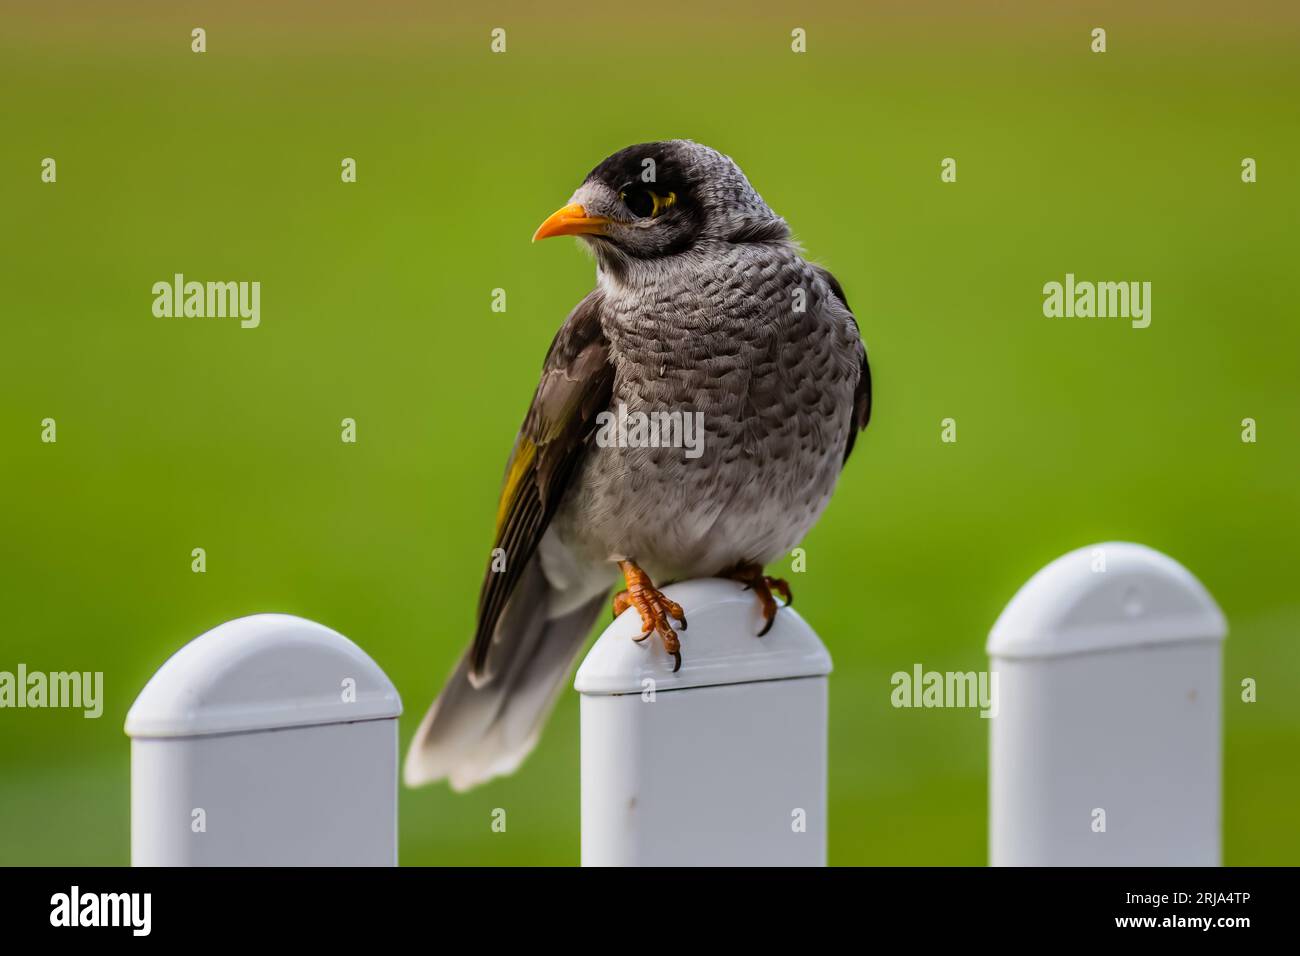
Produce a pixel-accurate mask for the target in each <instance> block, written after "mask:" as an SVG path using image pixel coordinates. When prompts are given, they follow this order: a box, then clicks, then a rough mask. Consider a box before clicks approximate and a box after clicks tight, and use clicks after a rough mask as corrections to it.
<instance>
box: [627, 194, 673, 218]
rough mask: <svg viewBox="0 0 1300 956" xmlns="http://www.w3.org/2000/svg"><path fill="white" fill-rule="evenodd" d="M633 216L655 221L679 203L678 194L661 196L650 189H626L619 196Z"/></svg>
mask: <svg viewBox="0 0 1300 956" xmlns="http://www.w3.org/2000/svg"><path fill="white" fill-rule="evenodd" d="M618 198H619V199H621V200H623V205H625V206H627V208H628V211H629V212H631V213H632V215H634V216H637V217H639V218H641V219H653V218H654V217H655V216H658V215H659V214H660V213H661V212H663V211H664V210H665V209H667V208H668V207H669V206H671V205H672V204H673V203H675V202H676V201H677V194H676V193H669V194H668V195H667V196H660V195H659V194H658V193H655V192H652V191H651V190H649V189H641V188H636V189H625V190H624V191H623V192H621V193H619V194H618Z"/></svg>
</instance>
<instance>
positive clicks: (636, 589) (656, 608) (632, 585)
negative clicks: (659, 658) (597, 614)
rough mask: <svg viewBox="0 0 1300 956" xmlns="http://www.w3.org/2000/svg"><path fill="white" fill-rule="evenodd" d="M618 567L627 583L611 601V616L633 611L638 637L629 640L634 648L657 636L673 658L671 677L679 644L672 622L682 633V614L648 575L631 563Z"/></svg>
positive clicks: (679, 662) (679, 663) (677, 660)
mask: <svg viewBox="0 0 1300 956" xmlns="http://www.w3.org/2000/svg"><path fill="white" fill-rule="evenodd" d="M619 567H620V568H621V569H622V571H623V576H624V577H625V578H626V579H627V590H625V591H620V592H619V593H618V594H617V595H615V597H614V616H615V617H617V616H618V615H619V614H621V613H623V611H625V610H627V609H628V608H629V607H634V608H636V610H637V613H638V614H640V615H641V634H640V636H639V637H633V638H632V640H634V641H636V642H637V643H638V644H639V643H641V642H642V641H644V640H645V639H646V638H647V637H649V636H650V635H651V634H658V635H659V639H660V640H661V641H663V644H664V650H665V651H667V652H668V653H669V654H671V655H672V657H673V673H674V674H675V673H677V671H678V670H680V669H681V666H682V653H681V641H680V640H679V639H678V637H677V631H675V630H674V629H673V625H672V622H673V621H674V620H676V621H677V622H678V623H679V624H680V625H681V630H683V631H684V630H686V612H685V611H683V610H682V606H681V605H680V604H678V603H677V602H676V601H670V600H669V599H668V598H666V597H665V596H664V594H663V592H662V591H660V590H659V589H658V588H656V587H655V586H654V585H653V584H652V583H651V581H650V577H649V575H647V574H646V573H645V572H644V571H642V570H641V569H640V568H639V567H637V566H636V565H635V564H634V563H633V562H631V561H620V562H619Z"/></svg>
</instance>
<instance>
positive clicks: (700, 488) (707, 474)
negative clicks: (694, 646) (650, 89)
mask: <svg viewBox="0 0 1300 956" xmlns="http://www.w3.org/2000/svg"><path fill="white" fill-rule="evenodd" d="M552 236H578V237H580V238H581V239H582V240H583V241H584V242H585V243H586V244H587V246H588V247H589V248H590V249H591V251H592V252H593V253H594V255H595V258H596V262H597V265H598V274H597V282H596V288H595V289H594V290H592V292H591V293H590V294H589V295H587V297H586V298H584V299H583V300H582V301H581V302H579V303H578V305H577V307H576V308H575V309H574V310H573V311H572V312H571V313H570V314H569V317H568V318H567V319H566V320H565V322H564V325H563V326H561V327H560V330H559V332H558V333H557V334H556V336H555V340H554V342H552V343H551V348H550V351H549V352H548V353H547V356H546V361H545V363H544V364H543V366H542V376H541V382H540V383H539V384H538V386H537V391H536V393H535V394H534V395H533V401H532V405H531V406H530V407H529V409H528V414H527V415H526V416H525V417H524V423H523V427H522V428H520V430H519V435H518V437H517V438H516V439H515V446H514V451H513V452H512V453H511V455H510V461H509V463H508V465H507V466H506V475H505V483H504V486H503V488H502V490H501V499H500V505H499V507H498V509H497V521H496V540H495V544H494V553H495V557H494V559H492V560H490V561H489V565H488V570H487V573H486V574H485V575H484V578H483V587H482V591H481V593H480V595H479V603H478V626H477V628H476V630H475V633H474V642H473V644H471V645H470V647H469V648H468V649H467V650H466V652H465V654H464V656H463V657H462V658H461V661H460V664H459V665H458V666H457V667H456V669H455V671H454V673H452V675H451V677H450V679H449V680H448V681H447V685H446V686H445V687H444V688H443V691H442V693H441V694H440V695H439V696H438V699H437V700H435V701H434V702H433V705H432V707H430V709H429V712H428V714H426V715H425V718H424V721H423V722H422V723H421V725H420V729H419V731H418V732H417V733H416V735H415V739H414V740H413V741H412V744H411V749H410V752H409V753H408V754H407V759H406V768H405V779H406V782H407V783H408V784H409V785H411V786H416V785H419V784H422V783H427V782H430V781H434V780H439V779H442V778H444V777H448V778H450V782H451V786H452V788H453V789H456V790H464V789H467V788H469V787H472V786H474V785H476V784H479V783H482V782H483V781H485V780H488V779H490V778H492V777H494V776H497V775H500V774H507V773H511V772H512V771H514V770H515V768H517V767H518V766H519V764H520V763H521V762H522V761H523V759H524V757H526V756H527V755H528V753H529V751H531V750H532V748H533V746H534V744H535V743H536V742H537V738H538V736H539V734H540V733H541V728H542V725H543V723H544V722H545V720H546V718H547V716H548V715H549V713H550V711H551V708H552V707H553V706H554V704H555V701H556V698H557V696H558V693H559V689H560V687H561V684H562V682H563V681H564V678H565V677H566V676H567V675H568V673H569V670H570V668H571V666H572V664H573V661H574V658H575V657H576V655H577V653H578V651H579V649H580V648H581V646H582V644H583V641H584V639H585V638H586V636H587V634H588V632H589V631H590V630H591V627H592V623H593V622H594V621H595V620H596V617H597V615H598V614H599V613H600V609H601V607H602V606H603V605H604V603H605V601H606V599H607V596H608V594H609V592H610V589H611V588H612V587H613V586H614V585H615V584H616V583H617V581H618V579H619V577H620V575H621V577H622V578H623V580H624V582H625V583H626V590H623V591H620V592H619V593H618V594H617V595H616V596H615V597H614V606H613V610H614V613H615V615H617V614H619V613H621V612H622V611H623V610H625V609H627V608H629V607H632V608H635V609H636V611H637V613H638V614H639V615H640V616H641V623H642V633H641V639H642V640H644V639H645V638H647V637H649V636H651V635H652V634H653V635H655V636H657V638H658V640H659V641H660V642H662V644H663V649H664V651H666V652H667V653H668V654H670V655H672V656H673V657H674V658H675V663H674V667H673V669H674V670H676V668H677V667H679V666H680V665H681V637H679V634H678V631H677V630H676V629H675V628H674V627H673V622H674V621H675V622H676V623H677V624H678V625H680V630H681V631H682V632H685V631H686V629H687V622H686V617H685V614H684V613H683V611H682V608H681V607H680V606H679V605H677V604H676V603H674V602H673V601H671V600H669V599H668V598H667V597H665V596H664V594H663V593H662V592H661V591H660V590H659V586H661V585H664V584H666V583H668V582H671V581H676V580H682V579H686V578H697V577H725V578H733V579H735V580H737V581H742V582H744V583H745V585H747V586H748V587H749V588H752V589H753V591H754V593H755V595H756V599H757V600H758V601H759V602H760V606H761V610H762V614H763V617H764V620H765V625H764V626H763V628H762V630H761V631H760V633H759V634H758V635H756V639H757V637H759V636H761V634H764V633H766V632H767V629H768V628H769V627H770V626H771V623H772V619H773V616H774V615H775V614H776V611H777V604H776V601H775V599H774V598H773V596H772V592H773V591H774V590H775V591H776V592H777V593H778V594H780V595H781V596H782V597H783V599H784V600H785V602H786V603H789V600H790V592H789V588H788V586H787V585H786V583H785V582H784V581H781V580H778V579H775V578H771V577H767V576H766V575H765V573H764V566H765V565H767V564H770V563H772V562H774V561H776V560H778V559H780V558H783V557H785V556H786V555H787V554H788V553H789V552H790V550H791V549H792V548H794V547H795V546H796V545H797V544H798V543H799V542H800V540H802V539H803V537H804V535H805V534H806V533H807V532H808V530H809V529H810V528H811V527H812V526H813V524H814V523H815V522H816V521H817V519H818V517H819V516H820V515H821V513H822V509H824V508H825V507H826V504H827V502H828V501H829V500H830V497H831V492H832V490H833V489H834V488H835V482H836V480H837V479H838V477H839V474H840V471H841V469H842V467H843V465H844V463H845V461H846V460H847V459H848V457H849V453H850V452H852V450H853V443H854V439H855V437H856V435H857V433H858V431H859V430H861V429H862V428H865V427H866V425H867V420H868V417H869V416H870V413H871V373H870V369H869V368H868V365H867V355H866V351H865V349H864V347H863V344H862V340H861V338H860V337H859V334H858V327H857V323H856V322H855V321H854V318H853V314H852V313H851V312H850V311H849V306H848V303H847V302H846V301H845V298H844V292H843V291H842V290H841V288H840V284H839V283H838V282H837V281H836V280H835V278H834V276H832V275H831V274H830V273H829V272H828V271H826V270H825V269H823V268H821V267H820V266H817V265H814V264H812V263H810V262H808V261H807V260H805V259H804V258H803V256H802V255H801V253H800V249H799V247H798V246H797V245H796V244H795V243H794V241H793V240H792V239H791V236H790V229H789V227H788V226H787V225H786V223H785V221H784V220H783V219H781V218H780V217H779V216H777V215H776V213H774V212H772V210H771V209H769V208H768V206H767V203H765V202H764V201H763V200H762V198H761V197H760V196H759V194H758V193H757V192H756V191H755V190H754V187H753V186H751V185H750V184H749V181H748V180H747V179H746V178H745V175H744V173H742V172H741V171H740V169H739V167H737V165H736V164H735V163H734V162H732V160H731V159H730V158H728V157H726V156H724V155H722V154H721V153H719V152H717V151H716V150H713V149H710V148H708V147H707V146H702V145H700V144H698V143H694V142H690V141H688V140H672V141H668V142H657V143H644V144H642V145H639V146H629V147H628V148H626V149H623V150H620V151H619V152H617V153H615V154H614V155H612V156H610V157H609V158H608V159H606V160H605V161H604V162H602V163H601V164H600V165H599V166H597V167H596V168H595V169H594V170H592V171H591V173H590V174H589V175H588V176H587V178H586V179H585V180H583V183H582V185H581V186H579V187H578V190H577V192H575V193H574V194H573V197H572V198H571V199H570V200H569V202H568V204H567V205H565V206H564V208H562V209H560V210H559V211H558V212H556V213H555V214H554V215H552V216H551V217H550V218H548V219H547V220H546V221H545V222H543V223H542V225H541V227H540V228H539V229H538V230H537V233H536V235H534V236H533V239H534V240H537V239H547V238H550V237H552ZM638 412H640V413H645V414H646V415H647V416H650V415H653V414H654V413H664V414H667V415H672V414H673V413H678V415H679V417H680V416H681V415H683V414H691V415H694V413H700V414H699V416H697V417H694V418H692V421H698V422H700V423H702V430H703V434H702V438H703V444H702V449H700V450H699V453H698V455H697V456H696V457H691V456H690V454H688V451H689V450H688V449H683V448H682V447H664V444H665V443H664V442H662V441H661V442H658V443H655V442H652V441H638V442H633V441H627V440H623V438H624V437H626V436H624V435H623V434H622V433H620V436H619V440H603V441H602V440H600V439H601V434H600V429H599V428H598V423H599V420H601V416H602V415H606V416H607V415H610V414H622V415H625V416H627V417H626V418H625V419H624V421H627V420H631V419H632V416H635V415H636V413H638ZM603 420H605V421H608V418H605V419H603ZM655 420H662V421H671V419H667V418H662V419H655ZM606 431H607V432H609V431H611V430H610V429H606ZM625 431H627V432H628V434H630V433H631V430H630V429H627V430H625ZM606 437H608V436H606ZM669 444H671V443H669ZM678 444H680V443H678ZM497 549H499V550H497ZM691 639H697V640H700V641H707V640H708V639H709V635H707V634H700V635H699V636H698V638H696V637H695V635H694V634H693V633H692V634H691ZM647 653H660V652H659V651H658V650H657V649H655V648H652V647H650V646H648V645H647ZM687 653H688V654H689V639H688V644H687Z"/></svg>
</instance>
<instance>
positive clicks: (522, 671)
mask: <svg viewBox="0 0 1300 956" xmlns="http://www.w3.org/2000/svg"><path fill="white" fill-rule="evenodd" d="M551 596H552V591H551V588H550V587H549V585H548V584H547V582H546V578H545V576H544V575H543V574H542V571H541V566H540V564H539V562H538V560H537V559H536V558H534V559H533V560H532V561H530V562H529V566H528V568H526V569H525V571H524V573H523V575H522V576H521V578H520V580H519V583H518V585H517V586H516V587H515V588H514V590H513V592H512V594H511V596H510V600H509V602H508V603H507V605H506V607H505V609H504V611H503V613H502V614H501V618H500V621H499V622H498V624H497V628H496V632H495V634H494V636H493V643H494V644H495V645H497V647H498V648H499V649H501V650H500V651H499V653H500V664H499V665H498V666H497V667H496V669H495V673H494V676H493V678H492V679H491V680H490V681H488V682H487V683H486V684H484V685H483V686H480V687H475V686H474V685H473V684H472V683H471V682H470V678H469V671H470V652H469V651H466V653H465V655H464V656H463V657H462V658H461V660H460V663H459V664H457V666H456V669H455V671H453V672H452V675H451V677H450V678H449V679H448V680H447V684H446V686H445V687H443V690H442V693H440V694H439V695H438V698H437V700H435V701H434V702H433V704H432V706H431V707H430V708H429V712H428V713H427V714H425V716H424V720H423V721H422V722H421V723H420V728H419V730H417V731H416V734H415V737H414V739H413V740H412V741H411V747H410V749H409V750H408V751H407V755H406V766H405V769H404V772H403V778H404V779H405V781H406V783H407V785H408V786H412V787H415V786H420V785H421V784H425V783H432V782H434V781H436V780H441V779H443V778H444V777H446V778H450V781H451V786H452V789H453V790H467V789H469V788H470V787H474V786H477V785H478V784H480V783H484V782H485V781H487V780H490V779H491V778H492V777H496V776H500V775H503V774H508V773H511V772H513V771H514V770H515V769H516V768H517V767H518V766H519V764H521V763H522V762H523V760H524V758H525V757H527V756H528V754H529V752H530V751H532V749H533V747H534V745H536V743H537V738H538V737H539V736H540V734H541V730H542V726H543V724H545V722H546V718H547V717H548V716H549V715H550V712H551V710H552V708H553V707H554V706H555V702H556V700H557V699H558V697H559V693H560V689H561V687H562V686H563V682H564V678H565V676H566V675H567V674H568V672H569V668H570V667H571V666H572V664H573V659H574V658H575V657H576V656H577V654H578V651H579V650H580V649H581V647H582V644H583V641H584V639H585V638H586V636H587V633H588V632H589V631H590V630H591V625H592V623H593V622H594V621H595V619H596V615H597V614H598V613H599V611H600V608H601V606H602V605H603V604H604V601H605V596H604V595H603V594H602V595H598V596H597V597H595V598H592V599H591V600H590V601H588V602H586V603H585V604H583V605H582V606H580V607H578V608H576V609H575V610H572V611H570V612H568V613H567V614H563V615H561V616H560V617H556V618H548V616H547V609H548V607H549V606H550V604H551Z"/></svg>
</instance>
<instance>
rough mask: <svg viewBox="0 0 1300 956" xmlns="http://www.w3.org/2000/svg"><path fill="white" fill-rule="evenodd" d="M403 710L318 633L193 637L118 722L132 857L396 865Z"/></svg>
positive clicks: (302, 625)
mask: <svg viewBox="0 0 1300 956" xmlns="http://www.w3.org/2000/svg"><path fill="white" fill-rule="evenodd" d="M401 712H402V703H401V700H400V699H399V698H398V695H397V691H396V689H395V688H394V687H393V685H392V682H391V681H389V679H388V678H387V676H385V674H384V672H383V671H382V670H380V668H379V666H378V665H377V664H375V662H374V661H372V660H371V659H370V658H369V657H368V656H367V655H366V653H365V652H364V651H362V650H361V648H359V647H357V645H355V644H353V643H352V642H351V641H349V640H348V639H347V638H346V637H344V636H343V635H341V634H339V633H337V632H335V631H332V630H330V629H329V628H327V627H324V626H322V625H320V624H316V623H314V622H312V621H307V620H304V619H302V618H299V617H292V616H290V615H286V614H257V615H254V616H252V617H244V618H240V619H238V620H235V621H229V622H227V623H225V624H222V625H221V626H220V627H216V628H213V629H212V630H210V631H208V632H207V633H205V634H202V635H200V636H199V637H197V638H195V639H194V640H193V641H191V642H190V643H189V644H187V645H185V646H184V647H183V648H181V649H180V650H179V651H178V652H177V653H176V654H174V655H173V656H172V657H171V658H170V659H169V660H168V661H167V662H166V663H165V664H163V666H162V667H160V668H159V669H158V672H157V673H156V674H154V676H153V677H152V678H151V679H150V681H149V683H148V684H146V685H145V688H144V690H143V691H141V692H140V696H139V697H138V698H136V701H135V704H134V705H133V706H132V707H131V711H130V713H128V714H127V718H126V732H127V734H128V735H130V737H131V862H132V863H133V864H134V865H136V866H313V865H368V866H392V865H395V864H396V863H397V717H398V715H399V714H401Z"/></svg>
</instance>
